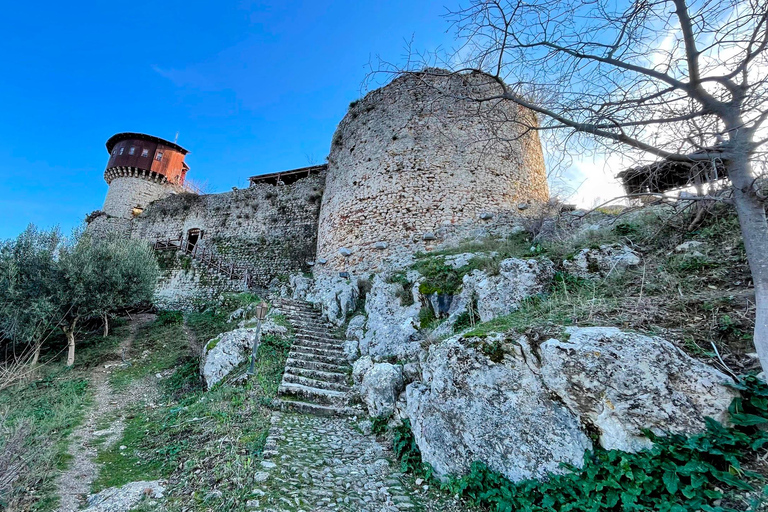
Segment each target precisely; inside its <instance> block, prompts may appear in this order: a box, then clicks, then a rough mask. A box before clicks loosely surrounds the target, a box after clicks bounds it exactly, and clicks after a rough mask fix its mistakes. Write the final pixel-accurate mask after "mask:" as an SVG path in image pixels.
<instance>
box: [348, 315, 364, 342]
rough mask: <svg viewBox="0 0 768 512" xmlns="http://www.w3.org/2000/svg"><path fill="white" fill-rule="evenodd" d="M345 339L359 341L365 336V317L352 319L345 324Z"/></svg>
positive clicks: (359, 316) (360, 316) (358, 316)
mask: <svg viewBox="0 0 768 512" xmlns="http://www.w3.org/2000/svg"><path fill="white" fill-rule="evenodd" d="M346 335H347V339H348V340H357V341H360V340H361V339H363V336H365V316H363V315H357V316H354V317H352V318H351V319H350V320H349V323H348V324H347V332H346Z"/></svg>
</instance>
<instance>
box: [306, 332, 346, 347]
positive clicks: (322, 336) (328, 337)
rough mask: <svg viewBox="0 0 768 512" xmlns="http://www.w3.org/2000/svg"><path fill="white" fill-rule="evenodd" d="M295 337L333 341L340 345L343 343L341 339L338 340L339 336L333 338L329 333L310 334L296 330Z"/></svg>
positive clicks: (326, 341)
mask: <svg viewBox="0 0 768 512" xmlns="http://www.w3.org/2000/svg"><path fill="white" fill-rule="evenodd" d="M295 334H296V338H297V339H308V340H313V341H323V342H325V343H335V344H338V345H341V344H342V343H343V340H340V339H339V338H334V337H333V336H331V335H329V334H310V333H306V332H296V333H295Z"/></svg>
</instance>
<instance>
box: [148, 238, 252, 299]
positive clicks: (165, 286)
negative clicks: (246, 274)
mask: <svg viewBox="0 0 768 512" xmlns="http://www.w3.org/2000/svg"><path fill="white" fill-rule="evenodd" d="M158 259H159V260H160V263H161V269H162V273H161V275H160V279H159V280H158V283H157V287H156V288H155V297H154V301H153V302H154V303H155V305H156V306H157V307H158V308H161V309H174V310H192V309H196V308H197V307H199V306H200V302H201V301H206V300H210V299H214V298H215V297H217V296H218V295H220V294H221V293H224V292H241V291H245V282H244V281H242V280H232V279H228V278H227V277H226V276H223V275H220V274H219V273H218V272H213V271H210V270H208V268H207V267H205V266H204V265H201V264H200V263H198V262H196V261H195V260H193V259H192V258H190V257H189V256H186V255H182V254H180V253H170V252H164V253H161V254H160V255H159V258H158Z"/></svg>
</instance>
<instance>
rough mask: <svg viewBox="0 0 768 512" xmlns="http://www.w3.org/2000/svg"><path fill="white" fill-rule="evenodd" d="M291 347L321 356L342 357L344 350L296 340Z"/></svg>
mask: <svg viewBox="0 0 768 512" xmlns="http://www.w3.org/2000/svg"><path fill="white" fill-rule="evenodd" d="M291 348H292V349H295V350H301V351H302V352H311V353H312V354H318V355H321V356H330V357H344V351H343V350H342V349H341V348H339V347H328V348H325V347H313V346H308V345H305V344H304V343H300V342H296V343H294V344H293V347H291Z"/></svg>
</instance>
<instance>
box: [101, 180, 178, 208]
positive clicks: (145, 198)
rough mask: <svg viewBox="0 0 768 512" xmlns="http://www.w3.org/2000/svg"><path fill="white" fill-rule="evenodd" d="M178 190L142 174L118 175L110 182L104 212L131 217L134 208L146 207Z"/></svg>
mask: <svg viewBox="0 0 768 512" xmlns="http://www.w3.org/2000/svg"><path fill="white" fill-rule="evenodd" d="M175 192H177V188H176V187H174V186H173V185H170V184H167V183H161V182H160V181H157V180H151V179H146V178H142V177H140V176H132V175H127V176H118V177H116V178H114V179H113V180H112V181H111V182H110V184H109V190H107V197H106V199H104V207H103V208H102V210H103V211H104V213H106V214H107V215H109V216H111V217H120V218H123V219H130V218H132V217H133V213H132V212H133V208H134V207H136V206H138V207H140V208H146V207H147V205H149V203H151V202H152V201H156V200H158V199H161V198H163V197H167V196H169V195H171V194H173V193H175Z"/></svg>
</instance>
